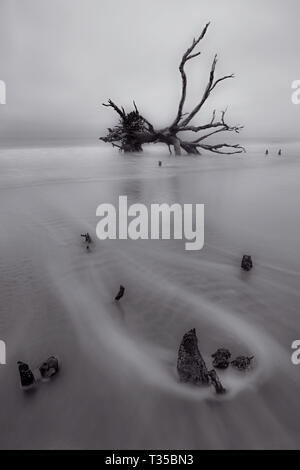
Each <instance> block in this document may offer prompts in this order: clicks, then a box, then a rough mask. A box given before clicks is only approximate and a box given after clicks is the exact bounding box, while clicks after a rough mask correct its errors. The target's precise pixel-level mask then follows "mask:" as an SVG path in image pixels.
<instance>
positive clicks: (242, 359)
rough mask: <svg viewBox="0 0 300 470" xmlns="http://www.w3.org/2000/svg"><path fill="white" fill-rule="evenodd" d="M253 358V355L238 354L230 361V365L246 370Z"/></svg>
mask: <svg viewBox="0 0 300 470" xmlns="http://www.w3.org/2000/svg"><path fill="white" fill-rule="evenodd" d="M253 358H254V356H251V357H246V356H238V357H237V358H236V359H234V361H231V365H232V366H233V367H235V368H236V369H238V370H247V369H249V368H250V366H251V361H252V359H253Z"/></svg>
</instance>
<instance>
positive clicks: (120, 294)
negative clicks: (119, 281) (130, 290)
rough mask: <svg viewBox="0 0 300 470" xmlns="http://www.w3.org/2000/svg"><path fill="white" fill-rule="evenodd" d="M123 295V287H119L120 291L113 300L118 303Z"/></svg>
mask: <svg viewBox="0 0 300 470" xmlns="http://www.w3.org/2000/svg"><path fill="white" fill-rule="evenodd" d="M124 293H125V287H124V286H120V290H119V292H118V293H117V295H116V297H115V300H117V301H119V300H120V299H122V297H123V296H124Z"/></svg>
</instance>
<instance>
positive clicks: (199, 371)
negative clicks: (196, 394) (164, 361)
mask: <svg viewBox="0 0 300 470" xmlns="http://www.w3.org/2000/svg"><path fill="white" fill-rule="evenodd" d="M177 370H178V374H179V378H180V381H181V382H190V383H193V384H209V374H208V371H207V367H206V364H205V362H204V360H203V358H202V356H201V354H200V351H199V349H198V339H197V336H196V330H195V328H194V329H193V330H190V331H189V332H188V333H186V334H185V335H184V337H183V339H182V341H181V344H180V346H179V351H178V360H177Z"/></svg>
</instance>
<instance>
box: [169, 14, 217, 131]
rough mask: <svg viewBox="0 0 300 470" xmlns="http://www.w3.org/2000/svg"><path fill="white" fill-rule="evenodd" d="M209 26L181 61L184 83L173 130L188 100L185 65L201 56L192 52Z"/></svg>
mask: <svg viewBox="0 0 300 470" xmlns="http://www.w3.org/2000/svg"><path fill="white" fill-rule="evenodd" d="M209 24H210V23H207V24H206V25H205V27H204V29H203V30H202V33H201V34H200V36H199V37H198V38H197V39H195V38H194V39H193V42H192V45H191V46H190V47H189V48H188V49H187V51H186V52H185V53H184V54H183V56H182V59H181V62H180V65H179V71H180V74H181V81H182V89H181V98H180V102H179V106H178V111H177V116H176V118H175V120H174V122H173V124H172V125H171V126H170V127H171V128H172V127H175V126H177V124H178V123H179V121H180V120H181V118H182V112H183V106H184V103H185V99H186V89H187V77H186V73H185V70H184V66H185V64H186V62H187V61H188V60H191V59H194V58H195V57H197V56H199V55H200V54H201V52H196V53H194V54H191V52H193V50H194V49H195V47H196V46H197V45H198V44H199V42H200V41H201V40H202V39H203V38H204V36H205V34H206V31H207V29H208V27H209Z"/></svg>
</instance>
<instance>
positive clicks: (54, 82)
mask: <svg viewBox="0 0 300 470" xmlns="http://www.w3.org/2000/svg"><path fill="white" fill-rule="evenodd" d="M207 21H211V27H210V29H209V31H208V34H207V36H206V38H205V40H204V41H203V42H202V43H201V45H200V49H201V51H202V55H201V56H200V57H199V58H198V59H197V60H196V61H195V62H194V63H189V65H188V68H187V69H188V74H189V80H190V85H189V86H190V87H189V99H188V102H187V110H189V109H191V106H192V105H193V104H195V103H196V101H197V99H199V97H200V96H201V91H202V90H203V87H204V86H205V84H206V81H207V77H208V73H209V66H210V63H211V61H212V58H213V55H214V53H215V52H217V53H218V55H219V63H218V68H217V74H220V75H221V74H227V73H232V72H234V73H235V75H236V78H235V79H234V80H228V81H227V82H225V84H224V85H221V86H220V87H219V88H218V90H217V92H216V93H215V95H214V97H213V98H212V99H211V100H210V101H209V102H208V103H207V105H206V107H205V109H204V110H203V112H202V114H201V115H199V117H198V118H197V120H196V121H195V122H199V123H200V122H201V121H202V120H205V118H206V117H207V116H208V115H210V114H211V111H212V109H213V108H217V109H218V110H222V109H223V108H225V107H226V106H228V120H229V121H230V122H231V123H234V124H244V125H245V126H246V127H245V130H244V131H243V137H242V135H241V136H240V138H239V139H238V140H240V141H242V140H245V141H247V140H249V139H253V140H260V141H277V140H297V139H299V132H298V131H299V124H300V105H299V106H296V105H293V104H292V103H291V83H292V81H293V80H296V79H300V41H299V21H300V2H299V0H213V1H212V0H0V79H1V80H4V81H5V82H6V85H7V104H6V105H4V106H3V105H1V106H0V139H2V141H3V140H4V139H5V140H6V139H13V140H15V141H22V140H26V141H28V142H33V143H34V142H39V141H41V140H45V141H49V140H51V139H62V140H72V139H89V140H90V141H91V143H96V142H97V138H98V137H99V136H100V135H103V131H104V129H105V127H107V126H109V125H111V124H112V123H113V122H114V120H115V116H114V113H113V112H112V111H111V110H110V109H107V108H103V107H101V103H102V102H103V101H106V100H107V99H108V98H112V99H113V100H115V101H116V102H118V103H120V104H122V105H124V106H125V107H130V106H131V102H132V100H133V99H135V100H136V102H137V104H138V107H139V108H140V110H141V112H142V113H143V114H144V115H145V117H147V118H148V119H149V120H151V121H152V122H153V124H154V125H155V126H160V125H161V126H164V125H167V124H168V123H170V122H171V119H172V118H174V116H175V113H176V110H177V104H178V100H179V97H180V86H181V84H180V76H179V72H178V64H179V61H180V58H181V56H182V54H183V52H184V51H185V49H186V48H187V47H188V46H189V45H190V43H191V41H192V39H193V37H194V36H196V35H197V34H199V32H200V31H201V30H202V28H203V26H204V25H205V23H206V22H207ZM227 140H229V139H227ZM299 140H300V139H299Z"/></svg>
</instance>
